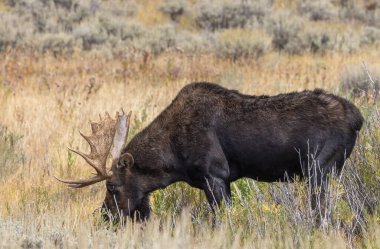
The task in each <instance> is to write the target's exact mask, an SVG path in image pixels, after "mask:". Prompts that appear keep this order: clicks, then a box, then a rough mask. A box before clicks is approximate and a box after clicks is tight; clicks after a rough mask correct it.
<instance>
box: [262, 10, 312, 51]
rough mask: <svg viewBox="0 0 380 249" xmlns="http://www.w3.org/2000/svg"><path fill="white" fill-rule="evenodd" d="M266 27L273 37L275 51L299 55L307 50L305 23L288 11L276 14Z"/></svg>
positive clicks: (267, 22)
mask: <svg viewBox="0 0 380 249" xmlns="http://www.w3.org/2000/svg"><path fill="white" fill-rule="evenodd" d="M265 27H266V29H267V31H268V33H269V34H271V35H272V46H273V48H274V49H276V50H279V51H284V52H286V53H289V54H299V53H301V52H303V51H304V50H305V43H304V37H303V29H304V21H303V19H301V18H300V17H297V16H295V15H294V14H292V13H290V12H287V11H280V12H274V13H273V14H272V16H271V17H270V18H269V19H268V20H267V21H266V23H265Z"/></svg>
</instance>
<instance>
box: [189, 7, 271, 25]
mask: <svg viewBox="0 0 380 249" xmlns="http://www.w3.org/2000/svg"><path fill="white" fill-rule="evenodd" d="M268 5H271V2H270V1H269V2H265V1H225V2H223V3H220V2H206V3H205V2H202V3H201V4H199V5H198V6H197V14H196V17H195V21H196V23H197V25H198V27H200V28H202V29H208V30H211V31H215V30H217V29H227V28H244V27H246V26H248V25H249V24H252V23H254V22H255V21H258V22H261V21H262V20H263V18H264V16H265V15H266V13H267V11H268V10H269V9H270V6H268Z"/></svg>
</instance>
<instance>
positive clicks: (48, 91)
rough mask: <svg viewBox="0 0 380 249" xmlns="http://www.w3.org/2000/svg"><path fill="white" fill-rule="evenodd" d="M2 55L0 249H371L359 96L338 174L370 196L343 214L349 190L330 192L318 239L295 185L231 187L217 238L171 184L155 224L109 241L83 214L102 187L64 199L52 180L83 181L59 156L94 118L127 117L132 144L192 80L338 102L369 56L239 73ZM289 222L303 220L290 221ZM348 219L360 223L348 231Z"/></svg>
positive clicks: (194, 203)
mask: <svg viewBox="0 0 380 249" xmlns="http://www.w3.org/2000/svg"><path fill="white" fill-rule="evenodd" d="M2 56H3V59H2V60H1V61H0V68H1V70H2V73H1V77H2V78H1V82H2V85H1V86H0V96H1V98H0V99H1V101H0V108H1V110H2V114H1V122H0V124H1V126H0V129H1V130H0V131H1V132H0V135H1V137H0V139H1V140H0V141H1V144H0V146H1V147H0V153H1V154H0V164H1V167H2V168H1V175H0V189H1V191H0V203H1V205H0V221H1V222H0V237H1V238H2V240H1V242H0V247H7V248H12V247H19V246H21V247H23V248H40V247H47V248H49V247H78V248H83V247H85V246H91V247H94V248H108V247H117V248H140V247H143V248H179V247H186V248H193V247H198V248H211V247H215V248H267V247H268V248H346V247H348V246H354V247H363V248H377V247H378V245H379V243H380V237H379V236H380V232H379V229H380V224H379V223H378V219H379V218H378V215H377V201H378V199H377V198H378V196H379V194H378V193H377V190H378V188H379V186H376V185H377V183H379V181H377V175H378V174H380V171H379V170H378V167H379V166H380V165H379V154H378V153H379V142H378V141H379V140H378V139H379V135H380V134H379V116H378V114H376V110H375V108H374V105H373V100H371V99H368V98H366V97H361V98H356V99H352V101H354V103H356V105H358V106H359V107H360V108H361V110H362V112H363V114H364V116H365V118H366V125H365V126H364V128H363V130H362V133H361V136H360V139H359V144H358V146H357V149H356V150H355V152H354V155H353V156H352V158H351V160H349V161H348V163H347V165H348V166H346V168H348V169H350V170H351V171H352V170H354V172H356V173H357V174H358V175H359V178H360V179H361V180H363V181H364V182H363V184H364V185H360V186H361V188H365V189H362V190H363V191H367V190H368V193H365V194H366V195H367V196H366V197H365V198H364V197H363V198H361V199H360V200H358V202H359V203H361V204H362V205H363V206H362V207H360V205H359V206H358V205H356V204H352V205H351V204H350V203H349V201H347V200H346V197H347V196H348V195H347V193H348V192H349V191H351V190H350V189H348V187H349V185H350V184H352V182H348V183H349V184H347V183H345V182H344V181H342V182H336V185H337V187H336V188H334V189H336V192H334V198H335V199H334V200H335V202H336V205H335V206H334V207H333V208H332V210H333V214H334V217H333V215H332V216H331V217H328V218H329V225H328V226H325V227H324V228H317V227H316V225H315V224H314V223H313V221H310V219H309V218H308V215H307V210H305V207H307V205H305V198H307V193H305V189H306V187H305V185H304V183H302V182H298V183H297V184H294V185H292V184H262V183H257V182H256V183H255V182H253V181H251V180H242V181H239V182H237V183H235V184H234V186H233V190H234V204H233V206H232V207H231V208H227V209H222V210H220V213H219V214H218V225H217V226H216V227H215V228H213V227H212V225H211V222H210V219H211V216H210V214H209V212H210V211H209V209H208V206H207V203H206V200H205V197H204V196H203V193H201V192H200V191H199V190H195V189H191V188H190V187H188V186H186V185H185V184H182V183H179V184H176V185H174V186H171V187H169V188H167V189H165V190H162V191H157V192H155V193H154V195H153V197H152V200H151V202H152V208H153V217H152V218H151V219H150V221H149V222H148V223H147V224H145V225H141V224H132V223H130V222H127V225H126V226H125V227H122V228H119V229H117V230H116V231H115V230H114V229H112V228H111V229H109V228H107V226H106V225H104V224H101V222H100V220H99V217H97V216H96V215H95V216H93V214H92V212H93V211H94V210H95V209H96V208H98V207H99V206H100V205H101V202H102V200H103V198H104V192H105V188H104V183H99V184H96V185H94V186H91V187H88V188H87V189H81V190H73V189H69V188H67V187H66V186H64V185H62V184H60V183H58V182H57V181H55V180H54V178H53V177H52V176H53V174H55V175H59V176H64V177H71V176H73V177H76V178H77V177H79V176H82V177H86V176H88V175H89V174H90V170H89V168H90V167H87V166H84V164H85V163H84V162H83V161H82V160H80V159H79V158H77V157H74V156H73V155H72V154H70V153H68V151H67V149H66V147H67V146H71V147H74V148H75V147H78V148H80V149H81V150H86V144H85V142H84V141H83V140H82V139H81V138H80V136H79V134H78V131H79V130H82V131H84V132H86V131H88V129H89V125H88V122H89V120H96V119H97V117H98V114H99V113H104V112H106V111H108V112H110V113H113V112H115V111H117V110H119V109H120V108H124V109H125V110H132V111H133V122H132V125H131V128H132V130H131V136H133V135H134V134H136V132H138V131H139V130H140V129H142V128H143V127H144V126H145V125H147V124H148V123H149V122H150V121H151V120H152V119H153V118H154V117H155V116H156V115H157V114H158V113H159V112H160V111H161V110H163V109H164V108H165V106H167V105H168V104H169V103H170V101H171V100H172V99H173V98H174V96H175V95H176V93H177V92H178V91H179V89H180V88H181V87H182V86H184V85H186V84H187V83H189V82H193V81H201V80H202V81H211V82H217V83H220V84H221V85H224V86H226V87H229V88H233V89H238V90H240V91H241V92H243V93H248V94H264V93H265V94H276V93H280V92H287V91H294V90H301V89H313V88H315V87H319V88H324V89H327V90H329V91H331V92H334V93H337V94H340V95H344V94H343V93H342V92H339V85H340V81H341V76H340V75H341V74H344V73H347V72H346V68H347V67H348V66H352V65H357V66H358V67H359V68H360V67H361V62H362V61H365V62H366V63H368V65H372V66H376V63H378V60H377V59H378V57H379V53H378V52H374V51H368V52H366V53H360V54H351V55H340V54H331V55H324V56H315V55H307V54H306V55H302V56H283V55H279V54H277V53H270V54H268V55H266V56H264V57H263V58H262V59H261V60H260V61H252V60H245V61H239V62H237V63H233V62H229V61H226V60H222V59H220V58H217V57H215V56H213V55H206V54H205V55H201V56H191V55H185V54H181V53H166V54H162V55H160V56H158V57H155V58H150V59H148V60H146V59H144V56H143V55H140V54H136V55H135V56H132V57H131V58H117V59H115V58H114V59H106V58H104V57H102V56H99V55H97V54H89V53H78V54H75V55H74V56H73V57H71V58H56V57H54V56H52V55H48V54H47V55H44V56H41V55H39V54H38V53H34V52H22V53H19V52H6V53H3V54H2ZM345 96H346V97H349V94H346V95H345ZM350 170H349V171H347V172H344V174H343V175H344V178H345V179H346V178H347V179H348V181H349V180H350V178H354V177H356V176H357V175H356V176H354V175H352V176H350V174H351V173H352V172H351V171H350ZM358 186H359V185H358ZM284 191H285V192H284ZM354 191H358V190H354ZM351 192H352V191H351ZM351 192H350V193H351ZM285 195H287V196H285ZM291 198H293V199H291ZM370 198H372V199H371V200H373V201H374V202H375V203H374V206H373V208H372V210H369V209H366V208H365V207H364V205H366V201H367V199H368V200H369V199H370ZM291 202H297V203H298V204H299V205H298V204H297V206H292V205H295V203H293V204H291ZM355 205H356V206H355ZM351 207H357V209H355V208H354V209H352V208H351ZM369 211H371V212H369ZM294 213H297V214H299V215H300V218H299V219H298V218H295V217H293V215H294ZM332 217H333V218H332ZM363 217H364V218H363ZM355 219H362V221H361V222H360V223H355V221H356V220H355ZM354 225H355V226H354ZM359 228H360V229H359ZM350 229H351V230H350Z"/></svg>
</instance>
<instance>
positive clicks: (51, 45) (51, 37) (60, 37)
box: [36, 33, 75, 55]
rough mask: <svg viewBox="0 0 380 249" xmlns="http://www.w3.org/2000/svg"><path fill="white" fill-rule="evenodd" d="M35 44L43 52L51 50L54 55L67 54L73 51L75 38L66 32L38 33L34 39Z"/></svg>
mask: <svg viewBox="0 0 380 249" xmlns="http://www.w3.org/2000/svg"><path fill="white" fill-rule="evenodd" d="M37 46H39V48H40V51H41V52H43V53H45V52H52V53H54V54H55V55H69V54H72V52H73V49H74V46H75V38H74V36H72V35H69V34H66V33H57V34H45V35H40V36H38V37H37V39H36V47H37Z"/></svg>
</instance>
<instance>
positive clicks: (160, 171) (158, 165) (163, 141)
mask: <svg viewBox="0 0 380 249" xmlns="http://www.w3.org/2000/svg"><path fill="white" fill-rule="evenodd" d="M125 151H126V152H128V153H131V154H132V156H133V157H134V161H135V167H137V168H138V169H139V170H140V171H141V172H143V174H144V178H146V179H147V180H146V181H145V183H144V188H145V189H144V190H145V192H152V191H154V190H156V189H160V188H165V187H166V186H168V185H170V184H172V183H174V182H176V181H179V180H181V179H180V176H179V175H177V174H176V171H175V168H176V167H175V165H176V159H175V156H174V154H173V152H172V151H171V146H170V140H169V139H168V138H166V137H165V136H164V135H161V134H157V132H155V133H153V132H152V131H150V129H149V126H148V127H147V128H146V129H144V130H143V131H141V132H140V133H138V134H137V135H136V136H135V137H134V138H133V139H132V140H131V141H130V143H129V144H128V145H127V147H126V148H125Z"/></svg>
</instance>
